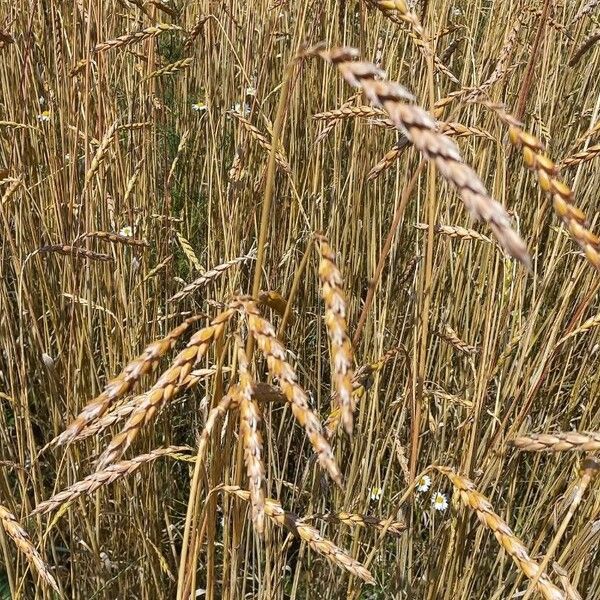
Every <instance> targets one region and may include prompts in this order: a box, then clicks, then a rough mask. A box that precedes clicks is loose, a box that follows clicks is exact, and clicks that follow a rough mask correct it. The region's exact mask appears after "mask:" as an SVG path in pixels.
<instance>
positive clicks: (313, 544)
mask: <svg viewBox="0 0 600 600" xmlns="http://www.w3.org/2000/svg"><path fill="white" fill-rule="evenodd" d="M221 489H222V490H223V491H224V492H226V493H227V494H231V495H233V496H236V497H238V498H241V499H242V500H244V501H246V502H248V501H249V500H250V492H247V491H246V490H242V489H241V488H239V487H237V486H231V485H230V486H223V487H222V488H221ZM265 514H266V515H267V516H268V517H269V518H270V519H271V520H273V521H274V522H275V523H277V525H279V526H280V527H285V528H286V529H288V530H289V531H290V532H291V533H293V534H294V535H295V536H296V537H299V538H300V539H302V540H303V541H305V542H306V543H307V544H308V546H309V547H310V548H311V549H312V550H314V551H315V552H317V553H318V554H321V555H323V556H324V557H325V558H326V559H327V560H329V561H331V562H332V563H333V564H335V565H337V566H338V567H341V568H342V569H345V570H346V571H348V572H349V573H351V574H352V575H355V576H356V577H359V578H360V579H362V580H363V581H366V582H367V583H375V580H374V579H373V576H372V575H371V573H370V572H369V571H368V569H367V568H366V567H365V566H364V565H363V564H362V563H360V562H358V561H357V560H356V559H354V558H352V557H351V556H350V555H349V554H348V553H347V552H346V551H345V550H343V549H342V548H339V547H338V546H336V545H335V544H334V543H333V542H330V541H329V540H327V539H325V538H323V537H322V536H321V534H320V533H319V532H318V531H317V530H316V529H315V528H314V527H311V526H310V525H308V524H306V523H303V522H302V521H301V520H300V519H299V518H298V517H297V516H296V515H295V514H294V513H291V512H287V511H285V510H283V508H282V507H281V504H279V502H277V501H276V500H273V499H271V498H267V499H266V500H265Z"/></svg>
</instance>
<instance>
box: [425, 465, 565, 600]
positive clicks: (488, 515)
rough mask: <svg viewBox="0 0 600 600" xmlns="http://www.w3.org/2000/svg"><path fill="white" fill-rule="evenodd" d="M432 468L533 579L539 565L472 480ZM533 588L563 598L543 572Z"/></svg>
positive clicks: (550, 598)
mask: <svg viewBox="0 0 600 600" xmlns="http://www.w3.org/2000/svg"><path fill="white" fill-rule="evenodd" d="M436 469H437V470H438V471H439V472H440V473H442V474H443V475H445V476H446V477H448V479H449V480H450V481H451V482H452V485H453V486H454V487H455V488H456V489H457V490H458V492H459V494H460V499H461V501H462V503H463V504H464V505H465V506H466V507H468V508H471V509H473V510H474V511H475V513H476V514H477V517H478V518H479V520H480V521H481V522H482V523H483V524H484V525H485V526H486V527H487V528H488V529H491V530H492V532H493V533H494V536H495V538H496V539H497V540H498V542H499V543H500V545H501V546H502V547H503V548H504V549H505V550H506V552H508V554H509V555H510V557H511V558H512V559H513V561H514V562H515V564H516V565H517V567H519V569H520V570H521V571H522V572H523V573H524V574H525V576H526V577H527V578H529V579H533V578H534V577H535V576H536V575H538V572H539V570H540V565H539V564H538V563H537V562H535V560H533V559H532V558H531V557H530V556H529V553H528V552H527V548H525V546H524V545H523V542H521V540H520V539H519V538H518V537H517V536H516V535H515V534H514V533H513V531H512V529H511V528H510V527H509V526H508V525H507V524H506V523H505V522H504V521H503V520H502V519H501V518H500V517H499V516H498V515H497V514H496V513H495V512H494V507H493V506H492V505H491V503H490V502H489V500H488V499H487V498H486V497H485V496H484V495H483V494H480V493H479V492H478V491H477V489H476V488H475V484H474V483H473V482H472V481H470V480H469V479H467V478H466V477H463V476H462V475H458V474H457V473H455V472H454V471H452V469H448V468H447V467H436ZM536 588H537V590H538V591H539V592H540V593H541V594H542V596H544V598H545V599H546V600H566V598H565V594H564V593H563V592H561V590H559V589H558V588H557V587H556V586H555V585H554V584H553V583H552V582H551V581H550V578H549V577H548V575H547V574H546V573H541V574H540V575H539V577H538V581H537V583H536Z"/></svg>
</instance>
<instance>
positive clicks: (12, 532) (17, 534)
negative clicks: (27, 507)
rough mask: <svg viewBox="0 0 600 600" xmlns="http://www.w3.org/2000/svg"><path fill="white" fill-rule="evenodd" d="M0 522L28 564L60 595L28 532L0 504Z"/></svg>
mask: <svg viewBox="0 0 600 600" xmlns="http://www.w3.org/2000/svg"><path fill="white" fill-rule="evenodd" d="M0 523H2V527H3V529H4V531H6V534H7V535H8V537H9V538H10V539H11V540H12V541H13V542H14V544H15V546H16V547H17V549H18V550H19V552H21V553H22V554H23V555H24V556H25V558H26V559H27V561H28V562H29V564H30V565H31V566H32V567H33V568H34V569H35V570H36V571H37V573H38V574H39V576H40V578H41V580H42V581H43V582H44V583H45V584H46V585H49V586H50V587H51V588H52V589H53V590H55V591H56V593H57V594H59V595H60V591H59V589H58V584H57V583H56V580H55V579H54V577H53V576H52V574H51V573H50V569H49V568H48V565H47V564H46V563H45V562H44V560H43V559H42V557H41V556H40V554H39V553H38V551H37V550H36V549H35V546H34V545H33V543H32V542H31V538H30V537H29V534H28V533H27V532H26V531H25V530H24V529H23V528H22V527H21V525H19V522H18V521H17V519H16V517H15V515H13V514H12V513H11V512H10V511H9V510H8V509H6V508H5V507H4V506H2V505H1V504H0Z"/></svg>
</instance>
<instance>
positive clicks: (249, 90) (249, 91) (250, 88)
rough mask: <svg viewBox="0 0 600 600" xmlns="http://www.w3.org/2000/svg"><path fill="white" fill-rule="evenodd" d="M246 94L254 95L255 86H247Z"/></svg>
mask: <svg viewBox="0 0 600 600" xmlns="http://www.w3.org/2000/svg"><path fill="white" fill-rule="evenodd" d="M246 96H256V88H255V87H254V86H252V85H251V86H250V87H247V88H246Z"/></svg>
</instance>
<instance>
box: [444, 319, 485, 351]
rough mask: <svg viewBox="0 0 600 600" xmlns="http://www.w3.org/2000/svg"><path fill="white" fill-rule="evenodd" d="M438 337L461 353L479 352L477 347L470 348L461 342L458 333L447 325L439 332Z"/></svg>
mask: <svg viewBox="0 0 600 600" xmlns="http://www.w3.org/2000/svg"><path fill="white" fill-rule="evenodd" d="M438 335H439V336H440V337H441V338H442V339H443V340H444V341H446V342H448V343H449V344H450V345H451V346H452V347H453V348H455V349H456V350H458V351H459V352H462V353H464V354H477V352H479V350H478V349H477V347H476V346H470V345H469V344H467V343H466V342H464V341H463V340H461V339H460V337H459V336H458V334H457V333H456V331H454V329H452V327H450V325H448V324H447V323H446V324H445V325H444V327H443V328H442V330H441V331H439V332H438Z"/></svg>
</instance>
